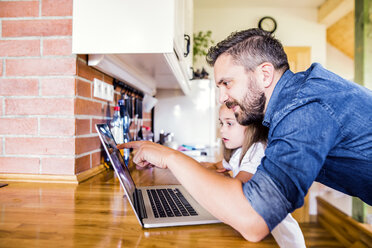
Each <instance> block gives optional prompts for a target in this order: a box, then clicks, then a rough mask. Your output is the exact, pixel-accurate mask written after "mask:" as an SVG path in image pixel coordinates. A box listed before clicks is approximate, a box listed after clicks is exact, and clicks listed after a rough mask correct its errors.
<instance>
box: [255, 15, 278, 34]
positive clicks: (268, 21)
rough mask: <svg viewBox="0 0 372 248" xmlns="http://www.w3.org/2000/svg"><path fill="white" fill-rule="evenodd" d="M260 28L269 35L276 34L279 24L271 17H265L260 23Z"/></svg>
mask: <svg viewBox="0 0 372 248" xmlns="http://www.w3.org/2000/svg"><path fill="white" fill-rule="evenodd" d="M258 28H259V29H261V30H264V31H267V32H269V33H274V32H275V30H276V28H277V24H276V21H275V19H274V18H272V17H271V16H264V17H262V18H261V19H260V21H259V22H258Z"/></svg>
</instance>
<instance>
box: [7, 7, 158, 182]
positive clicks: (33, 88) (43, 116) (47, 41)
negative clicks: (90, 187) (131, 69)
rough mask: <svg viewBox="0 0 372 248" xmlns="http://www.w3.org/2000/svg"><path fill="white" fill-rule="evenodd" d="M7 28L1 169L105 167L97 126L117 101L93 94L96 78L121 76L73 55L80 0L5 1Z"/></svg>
mask: <svg viewBox="0 0 372 248" xmlns="http://www.w3.org/2000/svg"><path fill="white" fill-rule="evenodd" d="M0 27H1V29H0V173H22V174H23V173H27V174H29V173H31V174H54V175H75V174H78V173H80V172H82V171H86V170H88V169H90V168H93V167H95V166H98V165H99V164H101V162H102V152H101V145H100V142H99V139H98V137H97V134H96V132H95V128H94V125H95V124H96V123H102V122H107V121H108V120H109V118H110V116H112V114H113V106H114V104H115V103H114V102H110V103H108V102H106V101H104V100H101V99H98V98H95V97H93V93H92V92H93V80H94V78H98V79H100V80H102V81H105V82H107V83H110V84H112V82H113V78H111V77H109V76H107V75H105V74H103V73H101V72H99V71H97V70H95V69H93V68H91V67H89V66H87V56H86V55H78V56H76V55H74V54H72V53H71V35H72V0H39V1H0ZM117 90H120V89H117ZM119 97H120V94H119V91H116V92H115V102H117V99H119ZM144 119H145V121H144V125H148V126H151V116H150V114H149V113H145V114H144ZM132 133H133V130H132Z"/></svg>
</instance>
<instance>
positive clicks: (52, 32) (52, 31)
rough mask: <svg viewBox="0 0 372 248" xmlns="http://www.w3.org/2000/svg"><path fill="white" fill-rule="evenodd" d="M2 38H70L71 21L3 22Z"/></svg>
mask: <svg viewBox="0 0 372 248" xmlns="http://www.w3.org/2000/svg"><path fill="white" fill-rule="evenodd" d="M2 23H3V26H2V37H25V36H71V35H72V20H71V19H57V20H55V19H47V20H6V21H5V20H3V21H2Z"/></svg>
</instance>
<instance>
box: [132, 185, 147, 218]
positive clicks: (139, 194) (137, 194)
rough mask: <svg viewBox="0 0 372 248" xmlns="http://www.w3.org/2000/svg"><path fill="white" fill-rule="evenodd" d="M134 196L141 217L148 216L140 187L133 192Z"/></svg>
mask: <svg viewBox="0 0 372 248" xmlns="http://www.w3.org/2000/svg"><path fill="white" fill-rule="evenodd" d="M133 198H134V207H135V208H136V212H137V213H138V215H139V217H140V219H141V220H142V219H145V218H147V213H146V209H145V203H144V202H143V196H142V192H141V190H140V189H135V191H134V192H133Z"/></svg>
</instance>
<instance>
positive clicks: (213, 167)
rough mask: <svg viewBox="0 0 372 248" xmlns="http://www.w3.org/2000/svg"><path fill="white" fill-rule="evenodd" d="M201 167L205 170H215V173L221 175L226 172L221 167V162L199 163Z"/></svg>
mask: <svg viewBox="0 0 372 248" xmlns="http://www.w3.org/2000/svg"><path fill="white" fill-rule="evenodd" d="M200 164H201V165H202V166H204V167H205V168H207V169H211V170H215V171H217V172H220V173H223V172H226V171H227V169H226V168H225V167H223V164H222V160H221V161H219V162H216V163H211V162H200Z"/></svg>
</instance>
